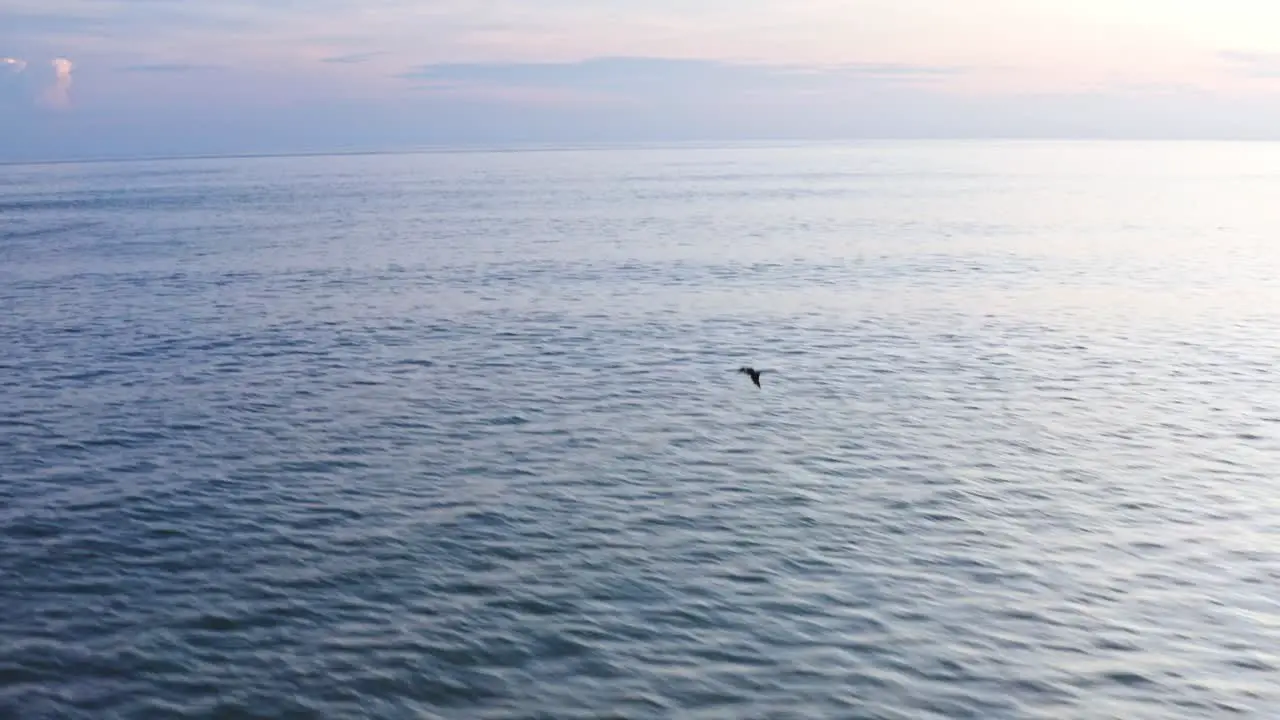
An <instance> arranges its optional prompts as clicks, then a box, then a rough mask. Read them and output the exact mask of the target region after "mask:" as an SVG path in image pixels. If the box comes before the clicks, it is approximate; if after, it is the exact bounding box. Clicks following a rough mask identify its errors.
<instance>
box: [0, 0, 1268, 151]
mask: <svg viewBox="0 0 1280 720" xmlns="http://www.w3.org/2000/svg"><path fill="white" fill-rule="evenodd" d="M886 137H908V138H915V137H1096V138H1182V137H1187V138H1217V139H1261V138H1265V139H1280V0H734V1H733V2H730V1H729V0H700V1H695V0H683V1H680V2H678V1H677V0H576V1H575V0H2V2H0V161H4V160H10V161H12V160H35V159H69V158H87V157H120V156H155V155H201V154H234V153H271V152H312V151H314V152H323V151H334V150H337V151H343V150H355V151H358V150H390V149H398V148H405V147H423V146H439V145H459V144H465V145H476V144H480V145H494V144H497V145H515V144H523V143H596V142H620V141H646V142H652V141H658V142H661V141H689V140H692V141H705V140H712V141H714V140H746V139H837V138H838V139H856V138H886Z"/></svg>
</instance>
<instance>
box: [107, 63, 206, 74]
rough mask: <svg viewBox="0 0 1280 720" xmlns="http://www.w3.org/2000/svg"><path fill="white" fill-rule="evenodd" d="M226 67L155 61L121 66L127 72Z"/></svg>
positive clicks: (165, 71) (159, 71)
mask: <svg viewBox="0 0 1280 720" xmlns="http://www.w3.org/2000/svg"><path fill="white" fill-rule="evenodd" d="M222 69H224V68H223V67H222V66H220V65H201V64H198V63H153V64H149V65H129V66H127V67H123V68H120V71H121V72H127V73H191V72H209V71H216V70H222Z"/></svg>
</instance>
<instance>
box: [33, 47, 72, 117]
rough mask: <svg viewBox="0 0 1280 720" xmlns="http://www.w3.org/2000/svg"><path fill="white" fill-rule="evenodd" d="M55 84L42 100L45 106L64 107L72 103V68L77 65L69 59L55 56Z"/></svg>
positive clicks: (46, 91) (53, 62)
mask: <svg viewBox="0 0 1280 720" xmlns="http://www.w3.org/2000/svg"><path fill="white" fill-rule="evenodd" d="M51 64H52V65H53V85H52V86H50V87H49V88H48V89H47V90H45V92H44V95H42V96H41V101H42V102H43V103H44V105H45V106H47V107H51V108H56V109H62V108H66V107H69V106H70V105H71V70H72V68H74V67H75V65H74V64H73V63H72V62H71V61H70V60H68V59H66V58H63V57H60V58H54V59H53V61H52V63H51Z"/></svg>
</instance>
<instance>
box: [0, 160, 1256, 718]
mask: <svg viewBox="0 0 1280 720" xmlns="http://www.w3.org/2000/svg"><path fill="white" fill-rule="evenodd" d="M1277 197H1280V145H1250V144H1192V143H1184V144H1160V143H1149V144H1118V143H1097V144H1089V143H914V144H912V143H896V144H895V143H886V144H866V145H839V146H837V145H832V146H794V147H774V148H768V147H736V148H701V149H699V148H681V149H665V150H664V149H618V150H577V151H549V152H507V153H498V152H495V153H456V154H449V153H436V154H418V155H386V156H353V157H309V158H274V159H273V158H259V159H223V160H184V161H165V162H128V163H98V164H83V165H45V166H8V167H3V168H0V347H2V348H3V352H2V353H0V609H2V610H0V717H5V718H10V717H12V718H24V719H25V718H95V719H96V718H176V717H219V718H238V717H246V718H249V717H252V718H268V717H271V718H277V717H279V718H285V717H288V718H295V717H296V718H305V717H316V718H338V717H377V718H557V719H568V718H698V719H704V718H705V719H711V718H904V719H905V718H911V719H915V718H1125V719H1134V718H1216V717H1231V716H1248V717H1280V589H1278V587H1277V586H1278V583H1280V544H1278V542H1277V541H1278V540H1280V371H1277V361H1278V360H1280V279H1278V278H1280V202H1277ZM742 364H752V365H755V366H757V367H767V368H770V369H773V370H775V372H774V373H772V374H766V375H765V376H764V379H763V383H764V386H763V388H761V389H756V388H755V387H754V386H752V385H751V383H750V382H749V381H748V379H747V378H745V377H743V376H741V375H737V374H735V373H733V372H732V371H733V370H734V369H735V368H737V367H738V366H739V365H742Z"/></svg>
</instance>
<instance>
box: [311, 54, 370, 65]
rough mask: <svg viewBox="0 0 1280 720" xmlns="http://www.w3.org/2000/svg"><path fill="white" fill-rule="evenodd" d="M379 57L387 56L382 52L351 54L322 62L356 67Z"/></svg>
mask: <svg viewBox="0 0 1280 720" xmlns="http://www.w3.org/2000/svg"><path fill="white" fill-rule="evenodd" d="M379 55H386V53H385V52H382V51H374V52H362V53H351V54H350V55H334V56H332V57H327V58H321V60H320V62H326V63H336V64H340V65H355V64H357V63H362V62H368V61H370V60H372V59H373V58H376V57H378V56H379Z"/></svg>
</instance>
